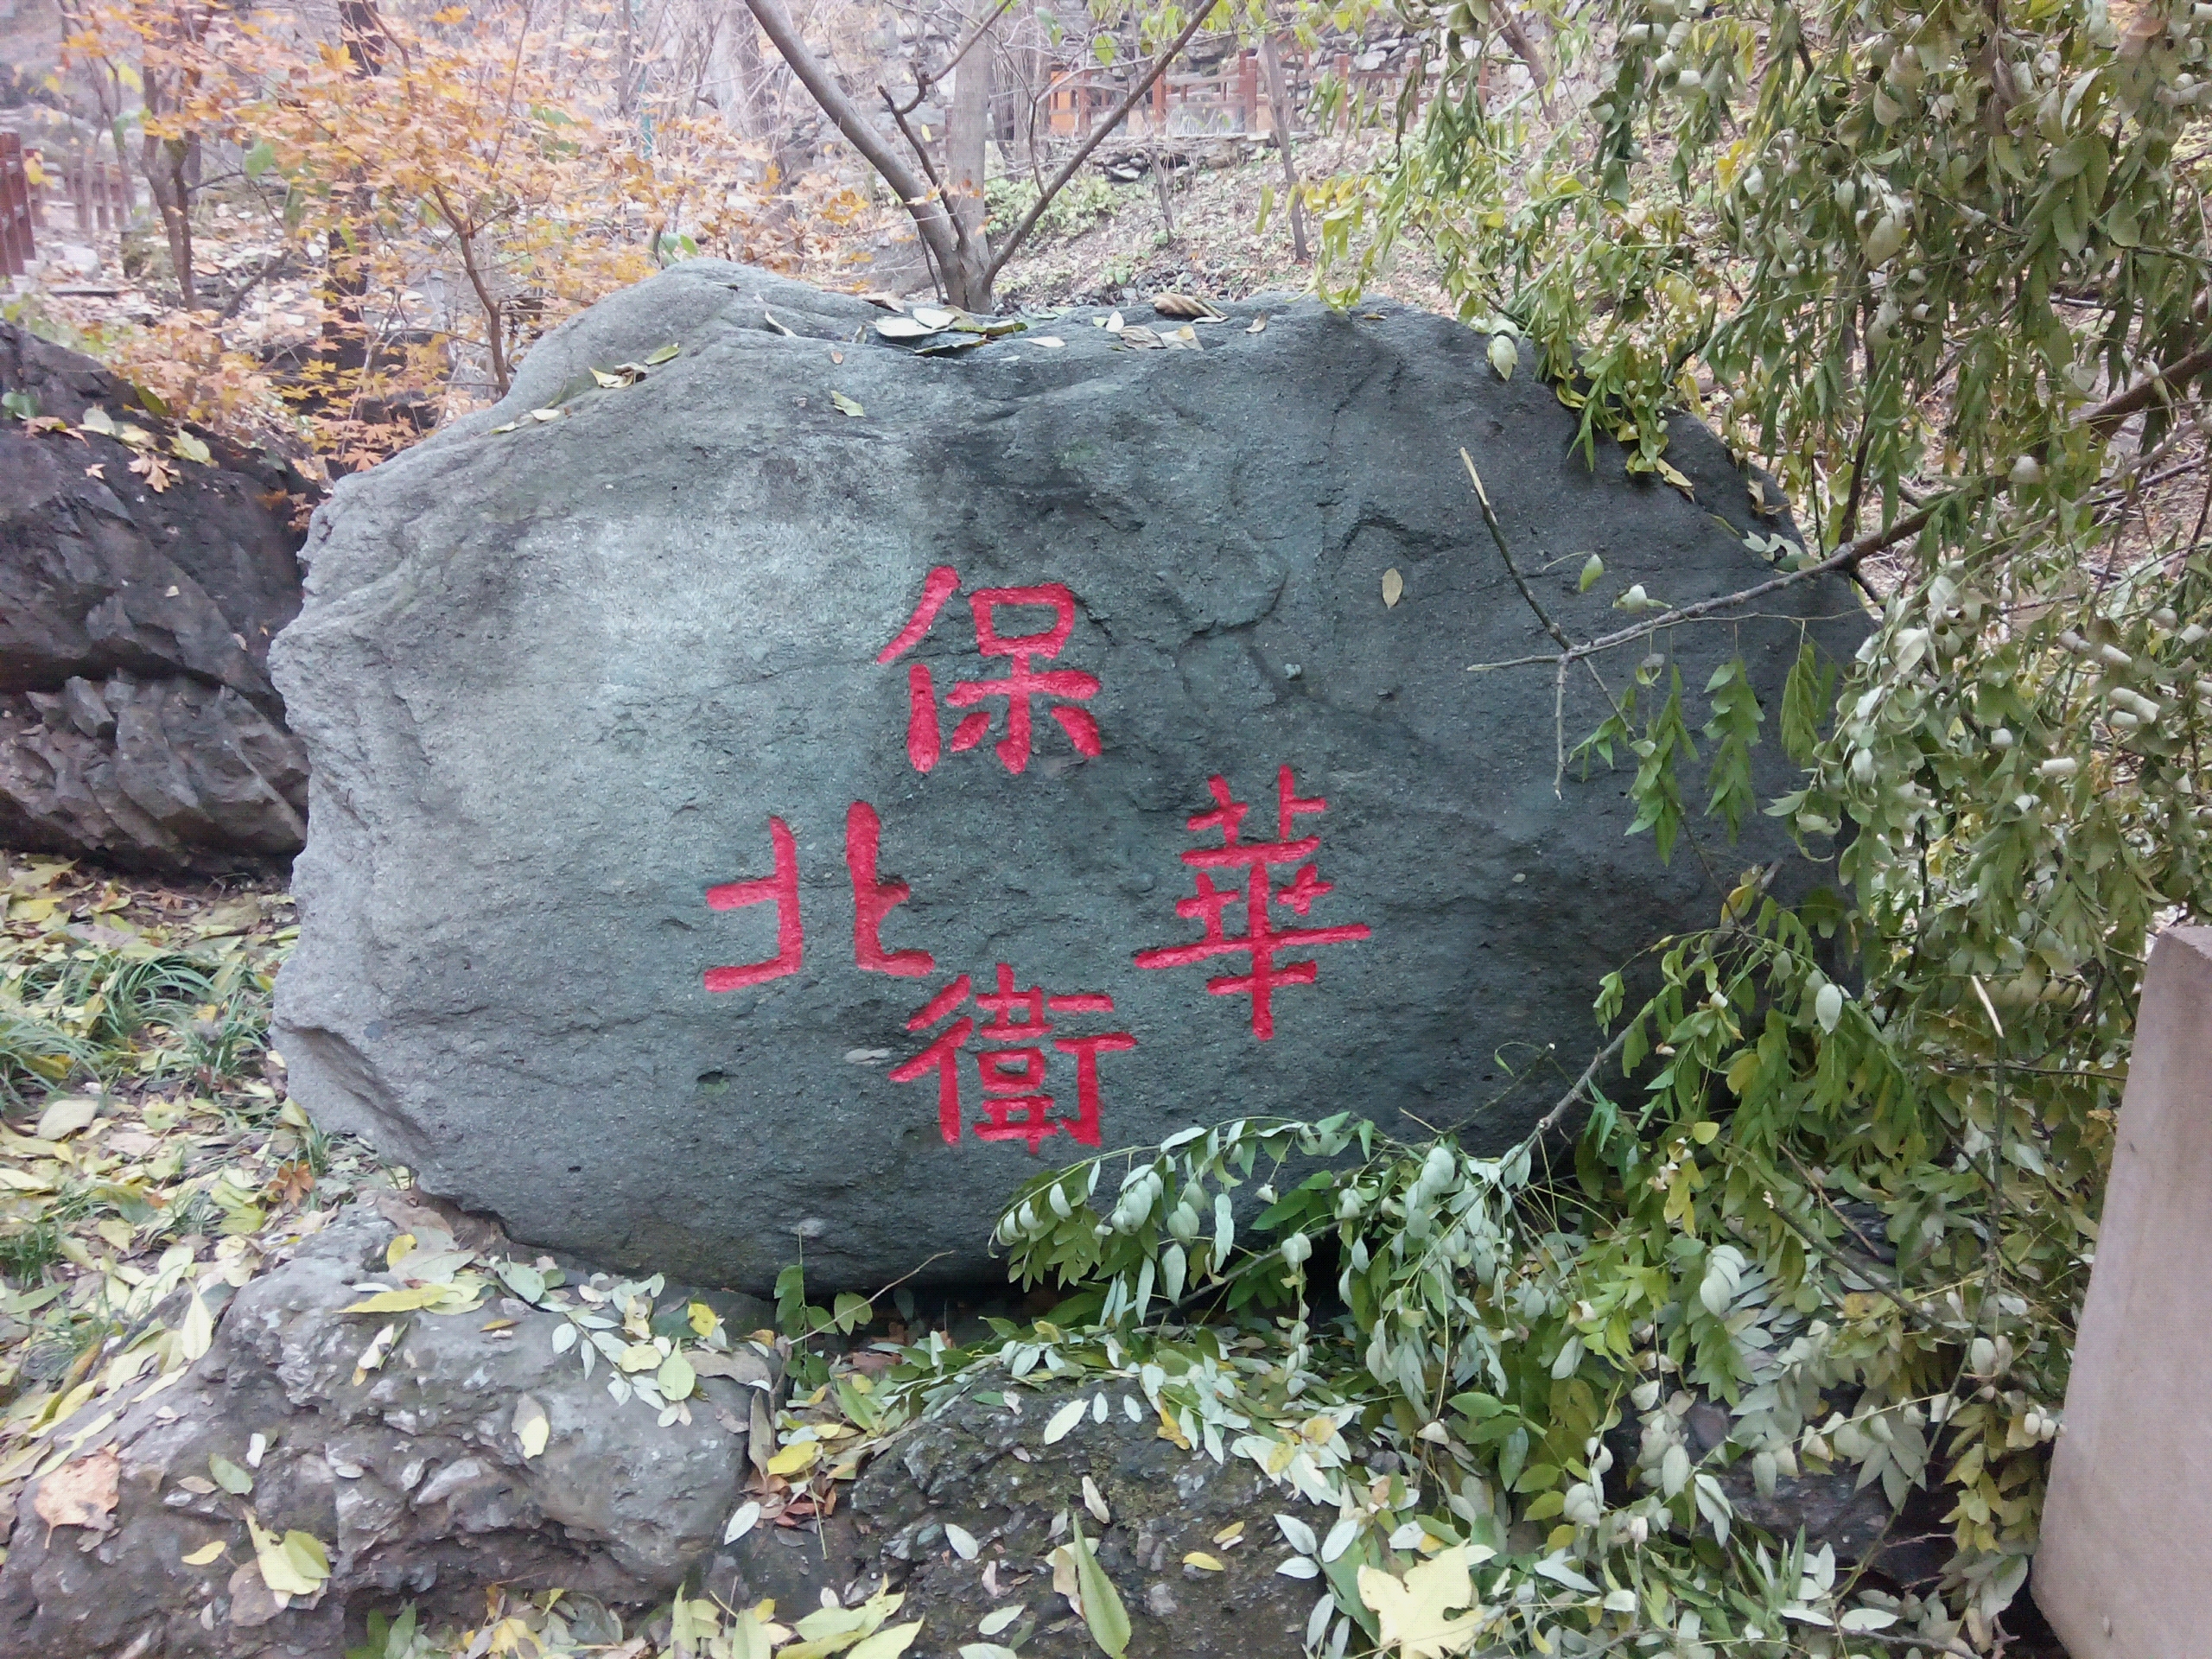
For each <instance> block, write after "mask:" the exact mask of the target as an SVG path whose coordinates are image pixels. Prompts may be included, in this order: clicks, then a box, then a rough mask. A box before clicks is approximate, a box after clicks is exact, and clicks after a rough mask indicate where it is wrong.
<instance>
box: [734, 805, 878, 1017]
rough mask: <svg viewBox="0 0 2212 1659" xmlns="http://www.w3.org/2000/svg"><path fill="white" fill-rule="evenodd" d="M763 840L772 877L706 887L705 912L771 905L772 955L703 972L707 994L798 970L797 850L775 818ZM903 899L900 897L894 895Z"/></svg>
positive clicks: (788, 830)
mask: <svg viewBox="0 0 2212 1659" xmlns="http://www.w3.org/2000/svg"><path fill="white" fill-rule="evenodd" d="M768 838H769V840H770V841H771V842H772V843H773V844H774V846H775V849H776V873H775V874H773V875H764V876H761V877H760V878H759V879H758V880H752V881H726V882H723V883H722V884H721V886H719V887H709V888H708V889H707V908H708V909H709V910H742V909H744V908H745V907H746V906H748V905H765V904H766V903H768V902H769V901H770V900H771V899H772V900H774V901H775V906H776V954H775V955H774V956H773V957H770V958H769V959H768V960H767V961H766V962H748V963H743V964H741V966H738V967H734V968H709V969H707V971H706V973H705V974H704V975H703V976H702V977H703V978H704V980H705V981H706V986H707V988H708V989H709V990H710V991H734V990H739V989H741V988H744V987H745V986H747V985H758V984H760V982H761V981H763V980H767V979H781V978H782V977H783V976H785V974H795V973H797V972H798V969H799V962H800V959H801V957H802V956H803V954H804V940H805V935H804V931H803V930H802V929H801V927H800V925H799V916H798V844H797V843H796V842H793V841H792V839H791V826H790V825H788V824H786V823H785V822H784V821H783V820H782V819H781V818H775V817H772V818H770V819H769V820H768ZM899 896H900V897H901V898H904V897H905V896H906V895H905V894H903V893H901V894H900V895H899Z"/></svg>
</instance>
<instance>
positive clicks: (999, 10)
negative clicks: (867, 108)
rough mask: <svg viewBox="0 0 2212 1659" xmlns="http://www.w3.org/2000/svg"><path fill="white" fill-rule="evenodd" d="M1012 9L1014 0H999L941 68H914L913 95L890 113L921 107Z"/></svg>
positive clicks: (887, 95) (887, 96) (887, 99)
mask: <svg viewBox="0 0 2212 1659" xmlns="http://www.w3.org/2000/svg"><path fill="white" fill-rule="evenodd" d="M1011 10H1014V0H999V3H998V5H997V6H996V7H995V9H994V10H992V12H991V15H990V16H988V17H986V18H984V19H983V21H982V22H980V23H978V24H976V27H975V28H973V29H970V30H969V31H968V38H967V39H966V40H964V41H962V42H961V43H960V46H959V48H958V49H957V51H955V52H954V53H953V54H952V55H951V56H950V57H949V58H947V59H946V60H944V67H943V68H941V69H933V70H928V71H924V70H919V69H918V70H916V71H915V72H914V96H913V97H912V99H909V100H907V102H906V104H905V105H903V106H901V105H895V104H893V105H892V107H891V112H892V114H893V115H898V116H907V115H912V113H913V112H914V111H916V110H918V109H919V108H921V106H922V100H923V99H925V98H926V97H928V96H929V90H930V88H931V87H932V86H936V85H937V84H938V82H939V81H940V80H943V79H944V78H945V77H946V76H947V75H949V74H950V73H952V72H953V71H954V70H955V69H957V67H959V66H960V60H961V59H963V58H964V57H966V56H967V55H968V54H969V53H970V52H972V51H973V50H975V48H976V41H980V40H982V38H983V36H984V35H985V34H986V33H988V31H989V29H990V27H991V25H992V24H994V23H995V22H998V20H999V19H1000V18H1001V17H1003V16H1006V15H1007V12H1009V11H1011ZM876 90H877V91H878V92H882V90H883V89H882V88H881V87H878V88H877V89H876ZM883 101H884V102H885V103H887V104H890V103H891V94H890V93H888V92H884V93H883ZM899 129H900V130H902V131H903V130H905V129H906V123H905V122H904V121H901V122H899ZM908 142H909V143H912V135H909V138H908Z"/></svg>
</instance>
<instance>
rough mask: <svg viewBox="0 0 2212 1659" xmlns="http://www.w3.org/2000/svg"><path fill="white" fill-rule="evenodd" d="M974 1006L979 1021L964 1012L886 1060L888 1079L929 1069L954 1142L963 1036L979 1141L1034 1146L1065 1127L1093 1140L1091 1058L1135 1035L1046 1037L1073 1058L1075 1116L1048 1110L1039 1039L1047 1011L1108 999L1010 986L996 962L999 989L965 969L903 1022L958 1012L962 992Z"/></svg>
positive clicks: (911, 1077)
mask: <svg viewBox="0 0 2212 1659" xmlns="http://www.w3.org/2000/svg"><path fill="white" fill-rule="evenodd" d="M970 995H974V996H975V1003H976V1009H977V1011H978V1012H979V1013H981V1014H988V1015H989V1016H990V1019H989V1020H988V1023H987V1024H984V1025H982V1026H978V1025H977V1024H976V1018H975V1016H974V1015H970V1014H963V1015H961V1017H960V1018H959V1019H957V1020H954V1021H953V1022H952V1023H951V1024H950V1026H947V1027H945V1028H944V1030H943V1031H942V1032H940V1033H938V1035H937V1036H936V1037H935V1038H934V1039H931V1042H930V1044H929V1046H927V1047H925V1048H924V1049H923V1050H922V1051H921V1052H919V1053H918V1054H916V1055H914V1056H913V1057H912V1058H910V1059H907V1060H906V1061H904V1062H902V1063H901V1064H900V1065H896V1066H893V1068H892V1071H891V1077H892V1080H893V1082H895V1083H912V1082H914V1081H916V1080H917V1079H918V1078H922V1077H929V1076H931V1074H932V1073H934V1074H935V1076H936V1077H937V1122H938V1133H939V1134H940V1135H943V1136H944V1141H945V1144H946V1145H947V1146H952V1145H956V1144H957V1143H958V1141H959V1140H960V1130H961V1110H960V1071H959V1066H960V1054H961V1051H962V1050H963V1049H965V1048H966V1047H967V1046H969V1042H970V1040H973V1041H974V1042H975V1043H976V1046H977V1050H978V1052H976V1054H975V1055H974V1058H975V1061H976V1077H977V1080H978V1082H979V1083H980V1084H981V1085H982V1106H983V1116H982V1120H981V1121H980V1122H977V1123H976V1125H975V1126H974V1127H975V1131H976V1139H977V1140H979V1141H1027V1143H1028V1145H1029V1150H1030V1151H1031V1152H1035V1151H1036V1150H1037V1148H1038V1147H1039V1146H1041V1145H1042V1144H1043V1143H1044V1141H1046V1138H1047V1137H1048V1136H1050V1135H1056V1134H1059V1133H1061V1132H1063V1131H1065V1133H1066V1134H1067V1135H1069V1136H1070V1137H1071V1139H1073V1140H1074V1141H1076V1142H1077V1144H1079V1145H1082V1146H1086V1147H1095V1146H1096V1145H1097V1144H1098V1057H1099V1056H1100V1055H1101V1054H1112V1053H1117V1052H1120V1051H1122V1050H1123V1049H1128V1048H1135V1046H1137V1039H1135V1037H1133V1036H1131V1035H1130V1034H1129V1033H1128V1032H1126V1031H1109V1032H1104V1033H1098V1034H1096V1035H1090V1036H1080V1037H1053V1038H1052V1046H1053V1048H1054V1049H1056V1050H1058V1052H1060V1053H1063V1054H1072V1055H1073V1056H1074V1057H1075V1094H1076V1116H1073V1117H1072V1118H1071V1117H1066V1116H1059V1117H1055V1116H1052V1096H1050V1095H1048V1094H1046V1093H1045V1092H1044V1087H1045V1047H1044V1044H1045V1039H1046V1038H1047V1037H1048V1036H1051V1033H1052V1031H1053V1030H1054V1029H1055V1027H1054V1026H1053V1024H1052V1020H1049V1019H1047V1018H1046V1014H1048V1013H1051V1014H1111V1013H1112V1012H1113V1011H1114V999H1113V998H1112V997H1110V996H1105V995H1099V994H1097V993H1095V992H1093V993H1077V994H1074V995H1066V996H1055V995H1051V994H1049V993H1048V992H1046V990H1045V989H1044V988H1043V987H1042V986H1037V985H1033V986H1031V987H1030V988H1028V989H1027V990H1026V991H1020V990H1016V989H1015V988H1014V969H1012V968H1011V967H1010V966H1008V965H1007V963H1003V962H1002V963H999V965H998V988H997V989H996V990H995V991H984V992H981V993H976V990H975V982H973V981H972V980H970V979H969V976H967V975H965V974H963V975H961V976H959V977H958V978H957V979H956V980H954V981H953V982H951V983H950V985H948V986H946V987H945V988H944V989H943V990H941V991H939V992H938V994H937V995H935V996H933V997H931V999H930V1000H929V1001H928V1002H927V1003H926V1004H925V1005H924V1006H923V1007H921V1008H919V1009H918V1010H917V1011H916V1012H915V1014H914V1015H913V1017H912V1019H910V1020H907V1021H906V1028H907V1029H908V1030H909V1031H926V1030H927V1029H928V1028H929V1027H931V1026H934V1025H936V1024H938V1022H939V1021H940V1020H944V1018H946V1016H948V1015H949V1014H953V1013H954V1012H955V1011H957V1009H958V1008H959V1007H960V1006H961V1005H962V1004H963V1003H964V1002H966V1001H968V1000H969V996H970Z"/></svg>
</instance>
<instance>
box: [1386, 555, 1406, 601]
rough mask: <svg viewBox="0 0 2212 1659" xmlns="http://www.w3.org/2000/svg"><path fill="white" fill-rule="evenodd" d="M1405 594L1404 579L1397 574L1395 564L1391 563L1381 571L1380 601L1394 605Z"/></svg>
mask: <svg viewBox="0 0 2212 1659" xmlns="http://www.w3.org/2000/svg"><path fill="white" fill-rule="evenodd" d="M1405 596H1406V579H1405V578H1404V577H1403V576H1402V575H1399V574H1398V568H1397V566H1395V565H1392V566H1391V567H1390V568H1389V569H1388V570H1385V571H1384V572H1383V604H1384V605H1385V606H1391V605H1395V604H1396V603H1397V602H1398V601H1400V600H1402V599H1403V598H1404V597H1405Z"/></svg>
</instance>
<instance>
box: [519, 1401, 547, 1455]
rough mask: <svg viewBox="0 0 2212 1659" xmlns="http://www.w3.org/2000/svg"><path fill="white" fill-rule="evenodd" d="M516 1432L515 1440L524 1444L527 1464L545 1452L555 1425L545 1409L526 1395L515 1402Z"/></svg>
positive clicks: (523, 1450) (523, 1448)
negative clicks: (547, 1441)
mask: <svg viewBox="0 0 2212 1659" xmlns="http://www.w3.org/2000/svg"><path fill="white" fill-rule="evenodd" d="M514 1431H515V1439H517V1440H520V1441H521V1442H522V1455H523V1461H524V1462H525V1463H527V1462H529V1461H530V1459H532V1458H534V1457H537V1456H539V1455H540V1454H541V1453H543V1452H544V1450H545V1441H546V1438H547V1437H548V1436H549V1435H550V1434H551V1433H552V1432H553V1425H552V1422H551V1421H550V1419H548V1418H547V1416H546V1415H545V1408H544V1407H543V1406H541V1405H539V1404H538V1403H537V1401H536V1400H535V1399H533V1398H532V1397H531V1395H526V1394H525V1395H522V1396H521V1397H520V1398H519V1399H518V1400H517V1401H516V1402H515V1415H514Z"/></svg>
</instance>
